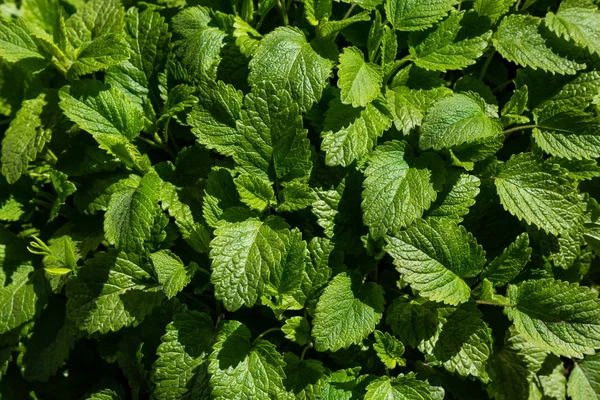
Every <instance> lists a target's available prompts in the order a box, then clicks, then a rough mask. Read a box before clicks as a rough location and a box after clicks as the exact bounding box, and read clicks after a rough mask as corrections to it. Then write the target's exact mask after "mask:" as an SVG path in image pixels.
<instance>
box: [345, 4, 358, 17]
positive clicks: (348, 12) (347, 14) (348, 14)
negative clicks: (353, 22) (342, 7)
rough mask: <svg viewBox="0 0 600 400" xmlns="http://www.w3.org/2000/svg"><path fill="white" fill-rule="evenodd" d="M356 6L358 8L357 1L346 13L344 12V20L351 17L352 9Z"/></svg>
mask: <svg viewBox="0 0 600 400" xmlns="http://www.w3.org/2000/svg"><path fill="white" fill-rule="evenodd" d="M354 8H356V3H352V5H351V6H350V8H349V9H348V11H346V14H344V18H342V21H343V20H345V19H348V18H349V17H350V14H352V11H354Z"/></svg>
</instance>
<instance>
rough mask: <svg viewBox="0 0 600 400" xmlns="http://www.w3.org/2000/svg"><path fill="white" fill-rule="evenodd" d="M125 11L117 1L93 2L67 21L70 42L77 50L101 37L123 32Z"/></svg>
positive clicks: (102, 0)
mask: <svg viewBox="0 0 600 400" xmlns="http://www.w3.org/2000/svg"><path fill="white" fill-rule="evenodd" d="M124 16H125V11H124V10H123V5H122V4H121V3H120V2H119V1H117V0H92V1H89V2H87V3H85V5H84V6H83V7H81V8H80V9H79V10H78V12H76V13H75V14H73V15H72V16H71V17H70V18H69V19H67V21H66V29H67V31H68V38H69V42H71V44H72V46H73V47H75V48H78V47H81V46H82V45H83V44H85V43H87V42H90V41H93V40H95V39H97V38H99V37H102V36H104V35H110V34H120V33H122V32H123V25H124V21H123V18H124Z"/></svg>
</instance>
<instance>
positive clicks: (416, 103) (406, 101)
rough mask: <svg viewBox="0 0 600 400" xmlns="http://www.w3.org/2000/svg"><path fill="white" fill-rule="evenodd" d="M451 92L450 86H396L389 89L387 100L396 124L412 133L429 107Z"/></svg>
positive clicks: (397, 126)
mask: <svg viewBox="0 0 600 400" xmlns="http://www.w3.org/2000/svg"><path fill="white" fill-rule="evenodd" d="M396 76H398V75H396ZM451 94H452V91H450V90H449V89H448V88H435V89H430V90H417V89H410V88H408V87H407V86H396V87H394V88H393V89H392V90H387V91H386V100H387V105H388V107H389V109H390V113H391V114H392V118H393V121H394V126H395V127H396V129H397V130H399V131H402V132H403V133H404V134H408V133H410V131H411V130H412V129H413V128H416V127H417V126H419V125H421V123H422V122H423V118H425V113H426V112H427V110H428V109H429V107H431V106H432V105H433V104H434V103H435V102H436V101H438V100H440V99H442V98H444V97H447V96H448V95H451Z"/></svg>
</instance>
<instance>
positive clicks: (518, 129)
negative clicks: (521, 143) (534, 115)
mask: <svg viewBox="0 0 600 400" xmlns="http://www.w3.org/2000/svg"><path fill="white" fill-rule="evenodd" d="M532 128H537V125H521V126H515V127H514V128H510V129H506V130H504V131H503V132H502V133H504V136H508V135H510V134H511V133H513V132H517V131H522V130H525V129H532Z"/></svg>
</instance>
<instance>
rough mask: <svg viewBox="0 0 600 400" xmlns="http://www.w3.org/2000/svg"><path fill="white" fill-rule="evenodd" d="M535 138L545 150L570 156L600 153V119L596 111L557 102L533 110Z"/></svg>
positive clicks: (590, 157) (577, 156) (582, 156)
mask: <svg viewBox="0 0 600 400" xmlns="http://www.w3.org/2000/svg"><path fill="white" fill-rule="evenodd" d="M533 116H534V119H535V122H536V125H537V126H536V128H534V130H533V137H534V139H535V142H536V144H537V145H538V146H540V148H542V150H544V151H545V152H547V153H550V154H552V155H554V156H558V157H563V158H567V159H577V160H581V159H595V158H598V157H600V134H598V130H599V129H600V121H599V120H598V118H597V117H594V116H593V115H592V114H588V113H585V112H582V111H576V110H572V109H568V110H564V109H562V108H559V107H555V106H553V105H548V106H546V107H544V108H542V109H541V110H540V109H537V110H535V111H534V112H533Z"/></svg>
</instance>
